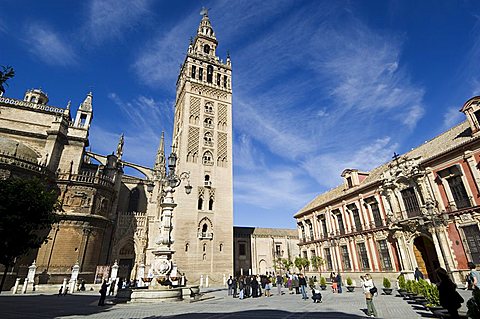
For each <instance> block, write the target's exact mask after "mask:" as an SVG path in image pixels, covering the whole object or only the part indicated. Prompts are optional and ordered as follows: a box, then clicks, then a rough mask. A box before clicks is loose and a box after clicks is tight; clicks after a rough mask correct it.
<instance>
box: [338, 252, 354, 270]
mask: <svg viewBox="0 0 480 319" xmlns="http://www.w3.org/2000/svg"><path fill="white" fill-rule="evenodd" d="M340 252H341V253H342V263H343V269H344V270H350V269H352V265H351V264H350V255H349V254H348V247H347V246H340Z"/></svg>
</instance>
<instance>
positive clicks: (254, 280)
mask: <svg viewBox="0 0 480 319" xmlns="http://www.w3.org/2000/svg"><path fill="white" fill-rule="evenodd" d="M251 285H252V298H257V297H258V281H257V277H256V276H253V277H252V282H251Z"/></svg>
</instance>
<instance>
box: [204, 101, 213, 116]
mask: <svg viewBox="0 0 480 319" xmlns="http://www.w3.org/2000/svg"><path fill="white" fill-rule="evenodd" d="M205 112H206V113H213V103H212V102H207V103H206V104H205Z"/></svg>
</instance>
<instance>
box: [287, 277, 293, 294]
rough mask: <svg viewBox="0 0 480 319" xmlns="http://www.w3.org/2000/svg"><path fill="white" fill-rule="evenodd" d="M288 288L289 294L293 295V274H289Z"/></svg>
mask: <svg viewBox="0 0 480 319" xmlns="http://www.w3.org/2000/svg"><path fill="white" fill-rule="evenodd" d="M287 277H288V279H287V287H288V292H289V293H290V294H293V284H292V274H287Z"/></svg>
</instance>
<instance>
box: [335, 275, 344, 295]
mask: <svg viewBox="0 0 480 319" xmlns="http://www.w3.org/2000/svg"><path fill="white" fill-rule="evenodd" d="M335 281H336V282H337V292H338V293H339V294H341V293H342V276H341V275H340V273H338V274H337V277H336V279H335Z"/></svg>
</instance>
